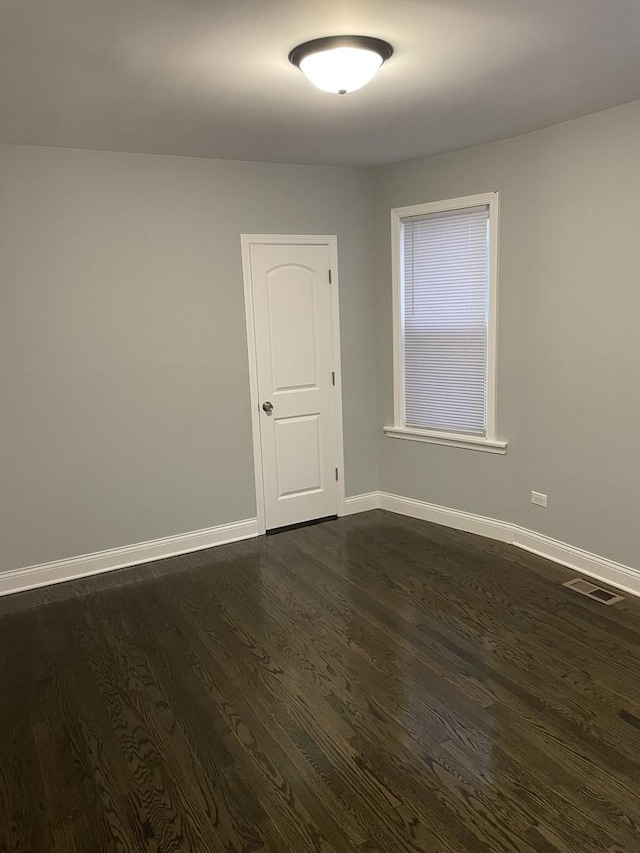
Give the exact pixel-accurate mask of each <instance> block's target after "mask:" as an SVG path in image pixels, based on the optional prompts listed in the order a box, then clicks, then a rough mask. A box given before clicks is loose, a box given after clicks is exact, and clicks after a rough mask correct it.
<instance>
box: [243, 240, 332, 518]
mask: <svg viewBox="0 0 640 853" xmlns="http://www.w3.org/2000/svg"><path fill="white" fill-rule="evenodd" d="M240 242H241V246H242V276H243V281H244V306H245V318H246V324H247V351H248V356H249V392H250V397H251V432H252V437H253V467H254V476H255V488H256V515H257V518H258V534H263V533H264V532H265V531H266V513H265V503H264V485H263V481H262V442H261V438H260V397H259V395H258V367H257V351H256V336H255V314H254V311H255V308H254V301H253V280H252V273H251V246H252V245H256V244H262V245H271V246H286V245H296V246H327V247H328V249H329V258H330V264H331V283H329V282H327V287H328V288H330V298H331V346H332V351H333V364H334V366H335V374H336V384H335V389H336V390H335V408H334V411H335V418H334V421H335V422H334V431H335V448H336V465H337V466H338V489H337V495H338V500H337V514H338V515H344V506H345V504H344V500H345V491H344V436H343V422H342V366H341V361H340V306H339V298H338V296H339V287H338V282H339V278H338V238H337V237H336V235H335V234H330V235H327V234H314V235H307V234H242V235H241V236H240Z"/></svg>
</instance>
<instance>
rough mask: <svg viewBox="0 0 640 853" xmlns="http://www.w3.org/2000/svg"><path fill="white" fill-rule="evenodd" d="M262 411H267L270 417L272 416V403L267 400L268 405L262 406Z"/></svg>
mask: <svg viewBox="0 0 640 853" xmlns="http://www.w3.org/2000/svg"><path fill="white" fill-rule="evenodd" d="M262 409H263V411H265V412H266V413H267V414H268V415H270V414H271V412H272V411H273V403H270V402H269V401H268V400H267V401H266V403H263V404H262Z"/></svg>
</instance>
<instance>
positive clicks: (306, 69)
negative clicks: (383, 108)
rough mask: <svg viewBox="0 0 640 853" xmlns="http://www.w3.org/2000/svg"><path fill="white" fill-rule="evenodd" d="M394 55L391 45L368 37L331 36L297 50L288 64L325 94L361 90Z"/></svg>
mask: <svg viewBox="0 0 640 853" xmlns="http://www.w3.org/2000/svg"><path fill="white" fill-rule="evenodd" d="M392 53H393V48H392V47H391V45H390V44H389V42H386V41H382V39H376V38H370V37H369V36H328V37H327V38H320V39H313V41H306V42H305V43H304V44H299V45H298V46H297V47H294V48H293V50H292V51H291V53H290V54H289V62H291V63H292V64H293V65H295V66H296V67H297V68H299V69H300V70H301V71H302V73H303V74H304V75H305V76H306V77H308V78H309V80H310V81H311V82H312V83H313V85H314V86H317V87H318V89H322V90H323V91H324V92H334V93H335V94H338V95H346V94H347V92H355V90H356V89H361V88H362V87H363V86H366V84H367V83H368V82H369V80H371V79H372V77H373V76H374V74H375V73H376V71H377V70H378V68H380V66H381V65H382V63H383V62H385V61H386V60H387V59H389V57H390V56H391V55H392Z"/></svg>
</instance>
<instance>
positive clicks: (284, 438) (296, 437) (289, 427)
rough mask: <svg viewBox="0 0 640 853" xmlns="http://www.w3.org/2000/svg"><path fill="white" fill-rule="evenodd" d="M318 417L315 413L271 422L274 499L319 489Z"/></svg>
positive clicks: (320, 459) (320, 458)
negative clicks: (273, 455) (275, 491)
mask: <svg viewBox="0 0 640 853" xmlns="http://www.w3.org/2000/svg"><path fill="white" fill-rule="evenodd" d="M320 417H321V416H320V413H319V412H318V413H316V414H312V415H303V416H302V417H297V418H277V419H276V420H275V421H274V423H273V425H274V428H275V433H276V455H277V461H276V466H275V467H276V472H277V476H278V483H277V495H278V498H285V497H291V496H293V495H301V494H303V493H305V492H307V493H308V492H313V491H318V489H322V485H323V484H322V444H321V432H320Z"/></svg>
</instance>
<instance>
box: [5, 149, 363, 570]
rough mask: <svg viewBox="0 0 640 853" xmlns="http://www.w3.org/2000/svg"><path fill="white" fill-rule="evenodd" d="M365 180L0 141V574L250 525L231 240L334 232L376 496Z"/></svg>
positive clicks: (347, 389) (349, 357)
mask: <svg viewBox="0 0 640 853" xmlns="http://www.w3.org/2000/svg"><path fill="white" fill-rule="evenodd" d="M371 202H372V183H371V174H370V173H369V172H366V171H359V170H349V169H329V168H306V167H294V166H292V167H287V166H275V165H268V164H254V163H240V162H221V161H212V160H195V159H187V158H180V157H159V156H146V155H133V154H111V153H102V152H89V151H71V150H64V149H45V148H23V147H13V146H4V147H1V148H0V271H1V281H0V365H1V368H0V399H1V400H2V409H1V420H0V441H1V444H2V472H1V477H2V488H1V489H0V528H1V529H0V539H1V541H2V550H1V559H0V571H1V570H9V569H15V568H18V567H22V566H27V565H30V564H34V563H38V562H45V561H50V560H56V559H61V558H66V557H71V556H75V555H78V554H83V553H88V552H92V551H96V550H102V549H105V548H110V547H114V546H118V545H127V544H131V543H134V542H141V541H145V540H148V539H155V538H157V537H162V536H168V535H172V534H177V533H184V532H187V531H190V530H196V529H199V528H203V527H209V526H212V525H216V524H222V523H225V522H229V521H237V520H239V519H243V518H248V517H252V516H255V511H256V510H255V496H254V483H253V462H252V445H251V425H250V411H249V386H248V366H247V355H246V338H245V321H244V301H243V299H244V298H243V288H242V272H241V256H240V233H241V232H247V233H263V232H264V233H296V234H297V233H311V234H314V233H322V234H325V233H328V234H334V233H336V234H337V235H338V246H339V264H340V286H341V293H340V309H341V321H342V330H341V331H342V347H343V349H342V359H343V384H344V419H345V455H346V489H347V494H358V493H361V492H367V491H370V490H372V489H375V488H377V470H376V465H377V462H376V452H377V447H376V441H377V435H376V390H375V383H376V376H375V352H374V324H375V318H374V296H373V289H372V287H371V281H370V271H371V263H372V257H371V255H372V252H371V243H370V239H371V215H372V214H371V210H372V205H371Z"/></svg>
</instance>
